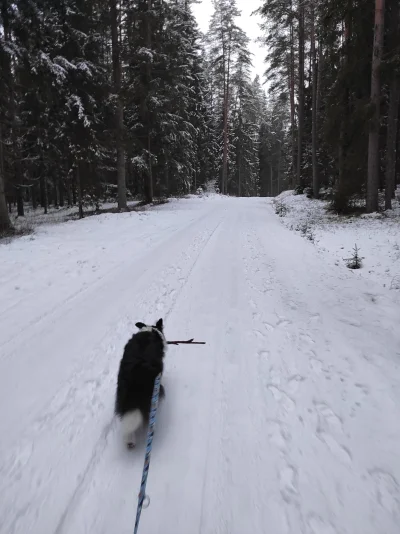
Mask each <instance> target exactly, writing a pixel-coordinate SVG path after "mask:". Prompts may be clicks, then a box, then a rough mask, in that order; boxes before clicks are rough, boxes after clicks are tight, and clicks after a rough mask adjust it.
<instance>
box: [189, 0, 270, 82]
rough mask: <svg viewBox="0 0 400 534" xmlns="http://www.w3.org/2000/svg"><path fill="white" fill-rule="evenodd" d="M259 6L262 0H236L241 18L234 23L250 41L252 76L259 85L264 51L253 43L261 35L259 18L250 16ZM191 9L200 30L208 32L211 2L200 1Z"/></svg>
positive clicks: (263, 70)
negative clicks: (258, 77)
mask: <svg viewBox="0 0 400 534" xmlns="http://www.w3.org/2000/svg"><path fill="white" fill-rule="evenodd" d="M261 4H262V0H236V5H237V7H238V9H239V10H240V11H241V16H240V17H239V18H237V19H236V21H237V23H238V26H240V27H241V28H242V30H244V31H245V32H246V33H247V35H248V37H249V39H250V45H249V48H250V52H252V53H253V57H252V60H253V76H255V75H256V74H258V75H259V76H260V79H261V83H264V81H265V79H264V76H263V73H264V72H265V68H266V65H265V64H264V58H265V55H266V49H265V47H261V46H260V45H259V44H257V43H256V42H255V39H256V38H257V37H259V36H261V35H262V34H261V30H260V28H259V26H258V25H259V23H260V22H261V17H259V16H258V15H253V16H251V13H252V12H253V11H255V10H256V9H258V8H259V7H260V6H261ZM192 9H193V13H194V15H195V17H196V19H197V22H198V24H199V26H200V30H201V31H202V32H204V33H205V32H206V31H207V30H208V25H209V22H210V17H211V15H212V12H213V6H212V2H211V0H202V2H201V3H200V4H192Z"/></svg>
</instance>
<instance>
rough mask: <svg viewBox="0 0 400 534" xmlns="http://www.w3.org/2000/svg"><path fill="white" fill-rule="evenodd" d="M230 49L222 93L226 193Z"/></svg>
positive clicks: (224, 190) (225, 191)
mask: <svg viewBox="0 0 400 534" xmlns="http://www.w3.org/2000/svg"><path fill="white" fill-rule="evenodd" d="M229 78H230V51H228V59H227V73H226V85H225V94H224V131H223V153H222V193H223V194H224V195H226V194H228V124H229V120H228V115H229V84H230V79H229Z"/></svg>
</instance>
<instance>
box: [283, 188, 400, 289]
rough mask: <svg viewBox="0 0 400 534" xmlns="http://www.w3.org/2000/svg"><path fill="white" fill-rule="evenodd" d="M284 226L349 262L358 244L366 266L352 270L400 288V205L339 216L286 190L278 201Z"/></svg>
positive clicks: (324, 203) (337, 259)
mask: <svg viewBox="0 0 400 534" xmlns="http://www.w3.org/2000/svg"><path fill="white" fill-rule="evenodd" d="M274 207H275V212H276V213H277V215H279V216H280V217H281V220H282V223H283V224H284V225H285V226H286V227H288V228H290V229H291V230H294V231H296V232H298V233H299V234H300V235H302V236H303V237H305V238H306V239H308V240H309V241H311V242H313V243H314V244H315V246H316V247H317V248H318V250H319V251H320V252H321V253H323V252H326V253H328V254H329V255H331V256H332V257H333V258H334V260H335V262H336V264H337V265H340V264H343V263H345V260H346V258H349V257H351V256H352V254H353V249H354V246H355V245H357V247H358V248H359V251H360V255H361V257H363V258H364V259H363V267H362V268H361V269H359V270H357V271H352V272H353V273H354V275H355V276H360V277H366V278H368V279H372V280H374V281H375V282H377V283H379V284H380V285H381V286H383V287H386V288H388V289H392V290H396V289H400V202H399V201H395V202H394V206H393V210H391V211H389V212H385V213H372V214H370V215H366V214H364V215H361V216H360V215H358V216H339V215H336V214H334V213H332V212H329V211H328V208H329V202H327V201H321V200H315V199H309V198H307V197H306V195H295V194H294V193H293V191H285V192H284V193H282V194H281V195H279V196H278V197H276V199H274Z"/></svg>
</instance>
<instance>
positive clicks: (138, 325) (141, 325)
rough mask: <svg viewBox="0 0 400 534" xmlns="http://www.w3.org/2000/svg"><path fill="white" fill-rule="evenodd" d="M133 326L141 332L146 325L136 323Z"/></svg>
mask: <svg viewBox="0 0 400 534" xmlns="http://www.w3.org/2000/svg"><path fill="white" fill-rule="evenodd" d="M135 326H136V327H137V328H139V330H141V329H142V328H145V326H146V325H145V324H144V323H136V324H135Z"/></svg>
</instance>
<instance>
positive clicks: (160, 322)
mask: <svg viewBox="0 0 400 534" xmlns="http://www.w3.org/2000/svg"><path fill="white" fill-rule="evenodd" d="M156 328H157V330H159V331H160V332H162V331H163V328H164V324H163V320H162V319H159V320H158V321H157V322H156Z"/></svg>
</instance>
